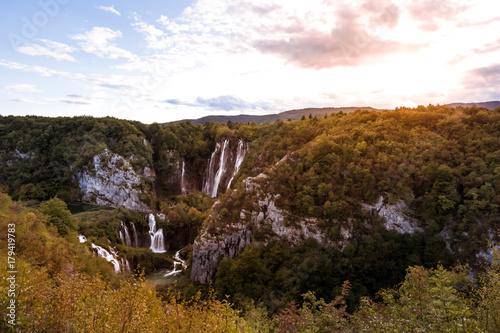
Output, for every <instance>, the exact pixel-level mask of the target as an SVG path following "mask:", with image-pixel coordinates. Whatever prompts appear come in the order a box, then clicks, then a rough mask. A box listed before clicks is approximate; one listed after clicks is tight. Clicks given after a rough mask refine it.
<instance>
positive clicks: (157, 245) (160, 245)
mask: <svg viewBox="0 0 500 333" xmlns="http://www.w3.org/2000/svg"><path fill="white" fill-rule="evenodd" d="M149 236H151V246H150V247H149V248H150V249H151V251H153V252H154V253H164V252H166V251H165V243H164V241H163V229H159V230H158V231H157V230H156V220H155V216H154V215H153V214H149Z"/></svg>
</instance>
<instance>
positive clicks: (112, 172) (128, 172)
mask: <svg viewBox="0 0 500 333" xmlns="http://www.w3.org/2000/svg"><path fill="white" fill-rule="evenodd" d="M146 173H148V176H149V178H151V177H152V176H153V175H152V173H151V172H146ZM76 177H77V180H78V182H79V184H80V189H81V190H82V193H83V197H82V201H84V202H90V203H95V204H98V205H104V206H113V207H125V208H127V209H130V210H136V211H150V209H149V207H148V206H147V205H146V204H145V203H143V202H142V201H141V200H140V199H139V196H140V195H141V194H142V193H143V190H142V189H141V184H142V182H141V176H139V175H138V174H137V173H136V172H135V171H134V169H133V168H132V166H131V165H130V163H129V162H128V161H127V160H125V159H124V158H123V157H122V156H120V155H118V154H114V153H112V152H111V151H109V150H107V149H105V150H104V151H103V152H101V153H100V154H99V155H97V156H94V164H93V168H91V169H90V170H86V171H84V172H80V173H78V174H77V176H76Z"/></svg>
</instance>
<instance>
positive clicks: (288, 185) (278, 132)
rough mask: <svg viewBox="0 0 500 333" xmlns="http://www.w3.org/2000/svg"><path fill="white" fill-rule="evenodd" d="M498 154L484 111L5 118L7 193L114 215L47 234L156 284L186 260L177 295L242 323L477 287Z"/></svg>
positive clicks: (3, 177) (0, 141) (495, 127)
mask: <svg viewBox="0 0 500 333" xmlns="http://www.w3.org/2000/svg"><path fill="white" fill-rule="evenodd" d="M499 147H500V108H496V109H494V110H490V109H487V108H481V107H476V106H472V107H461V106H458V107H455V108H452V107H449V106H433V105H429V106H427V107H424V106H420V107H417V108H396V109H395V110H384V111H380V110H370V109H369V110H354V111H353V112H350V113H346V112H332V113H327V114H325V112H324V110H323V112H321V114H320V116H313V115H312V114H311V117H309V116H305V117H301V120H295V121H294V120H290V121H288V120H276V121H274V122H272V123H262V124H256V123H236V122H228V123H227V124H220V123H215V122H207V123H205V124H204V125H194V124H192V123H189V122H179V123H169V124H165V125H160V124H151V125H145V124H141V123H139V122H129V121H125V120H118V119H114V118H101V119H96V118H91V117H76V118H43V117H13V116H9V117H0V188H1V190H2V191H3V192H5V193H6V194H8V195H10V196H11V197H12V198H13V199H14V200H22V201H28V202H29V205H31V206H36V205H37V204H38V203H40V202H44V201H47V200H49V199H51V198H53V197H56V196H57V197H58V199H57V200H56V203H57V205H58V206H59V207H61V206H62V204H60V203H59V201H60V200H59V199H62V200H64V201H66V202H68V201H73V202H81V201H84V202H88V203H96V204H99V205H106V206H113V207H118V208H120V209H117V210H113V211H109V212H99V213H95V214H90V213H89V214H85V215H82V216H80V217H79V219H80V220H79V222H78V221H77V222H75V221H74V220H72V219H68V218H66V217H64V216H63V217H64V218H62V217H57V216H56V217H54V219H53V221H54V222H51V223H53V224H55V225H56V226H57V230H53V229H54V228H52V229H51V230H52V231H51V233H56V232H59V234H60V236H61V234H64V233H65V234H66V235H67V237H70V236H71V235H72V234H73V235H74V237H76V234H77V233H81V234H82V235H84V236H85V237H87V238H88V239H89V241H93V242H95V243H96V244H97V245H99V246H101V247H108V246H112V247H116V248H117V249H118V255H117V256H118V257H117V258H116V259H117V260H118V259H120V260H121V259H123V260H125V259H126V260H128V261H127V262H128V263H129V264H130V265H132V266H133V267H131V268H132V270H133V268H134V266H137V265H139V264H143V263H146V265H141V267H146V268H147V270H148V273H149V272H151V271H155V270H160V269H172V265H173V264H172V262H173V258H172V256H173V252H174V251H181V250H182V253H184V254H185V255H184V257H183V258H184V259H187V261H186V262H187V263H188V265H189V267H188V268H187V269H186V270H185V271H184V272H183V273H181V274H182V276H183V279H184V280H183V281H184V282H183V283H184V284H183V285H182V288H183V289H182V292H183V295H191V296H192V295H195V294H196V291H197V290H203V291H206V290H207V289H208V287H204V286H205V285H206V286H208V285H212V286H214V288H215V292H216V294H217V297H220V299H225V300H227V301H229V302H231V303H233V304H234V305H235V306H236V307H237V308H239V309H245V308H246V307H247V306H249V305H251V304H261V305H262V306H263V307H264V308H265V311H266V312H267V313H269V314H275V313H280V311H282V310H283V309H285V308H287V307H288V305H289V304H290V302H291V301H296V302H299V303H300V302H302V301H303V300H304V297H303V295H305V294H306V295H307V293H308V291H312V292H314V293H315V296H314V297H317V298H314V299H315V302H316V301H318V300H319V299H320V298H323V299H324V301H325V302H330V301H332V302H334V301H335V299H337V296H339V295H341V294H342V291H343V290H342V289H343V288H342V284H343V281H345V280H349V281H350V283H351V285H350V292H349V296H346V302H347V303H346V304H348V306H349V307H351V308H353V309H354V308H355V307H357V306H360V297H362V296H368V297H375V294H376V293H377V292H379V291H380V290H381V289H383V288H391V287H393V286H395V285H398V284H399V283H401V282H402V281H403V280H404V279H405V276H407V275H406V274H407V272H408V274H409V277H408V278H409V279H411V278H412V275H411V274H412V273H411V272H414V274H417V275H418V276H417V277H415V276H413V278H415V279H416V280H415V279H414V280H412V281H413V282H411V281H410V282H409V283H410V284H411V285H412V286H413V287H411V288H414V286H415V283H417V282H418V281H421V280H422V281H423V279H424V275H425V274H430V275H426V276H427V277H429V279H430V276H435V275H436V274H445V273H443V272H441V273H439V272H440V271H439V268H438V266H437V265H438V264H439V263H441V264H442V265H444V266H445V268H451V267H453V266H454V265H455V264H456V263H457V262H461V263H467V264H469V265H470V269H471V271H473V272H474V273H475V274H479V273H478V272H480V268H481V263H483V262H484V261H485V260H486V261H487V260H488V258H490V259H491V255H492V252H491V251H490V248H489V246H488V245H489V243H492V244H499V243H500V242H499V235H498V230H499V228H500V150H499ZM3 200H4V201H6V202H7V201H8V200H7V199H3ZM9 200H10V199H9ZM52 200H55V199H52ZM9 202H10V201H9ZM50 202H51V201H49V203H50ZM52 203H53V201H52ZM9 205H12V204H10V203H9ZM16 205H17V204H16ZM44 205H45V206H44ZM47 205H48V204H46V203H45V204H44V203H42V204H41V206H40V207H42V208H44V207H47ZM49 206H50V205H49ZM123 207H125V208H127V210H125V209H123ZM0 208H1V207H0ZM5 209H6V211H7V210H9V209H10V208H5ZM16 209H17V211H20V212H21V213H22V214H21V216H23V217H22V218H23V219H24V217H25V216H28V215H27V213H26V212H25V211H24V210H22V209H21V208H16ZM48 211H49V212H51V211H52V210H51V209H48ZM56 211H57V210H56ZM146 214H147V215H146ZM65 215H66V216H67V215H68V214H65ZM151 216H152V217H151ZM155 216H156V217H155ZM35 220H36V221H38V220H39V221H40V223H42V222H43V221H45V220H47V217H43V216H41V217H40V219H35ZM35 220H33V221H35ZM63 220H66V221H69V222H68V223H66V224H67V225H65V223H64V222H62V221H63ZM0 222H1V221H0ZM26 222H28V218H26ZM148 222H150V223H148ZM33 223H35V222H33ZM37 223H38V222H37ZM131 230H136V234H135V235H136V236H137V240H134V242H132V241H131V240H132V239H135V236H134V237H131V236H130V235H132V234H131V233H130V232H131ZM42 231H43V230H42ZM42 234H43V233H42ZM124 234H126V235H127V236H128V237H125V236H124ZM157 236H158V237H157ZM40 237H42V238H43V235H42V236H40ZM73 241H74V242H75V243H76V242H77V240H76V239H74V240H73ZM153 243H154V244H155V249H157V250H158V251H157V252H152V251H151V250H152V249H153V247H152V244H153ZM85 246H87V248H88V251H91V250H92V248H91V247H90V244H86V245H85ZM162 251H171V252H170V253H167V252H162ZM177 253H180V252H177ZM31 264H33V265H37V263H32V262H31V261H30V265H31ZM89 265H90V264H89ZM117 265H118V266H120V265H122V266H123V265H125V264H117ZM411 266H422V267H424V268H425V269H426V270H424V269H423V268H420V269H417V270H410V271H407V269H408V268H409V267H411ZM118 268H119V267H118ZM174 268H175V267H174ZM89 269H90V268H89ZM430 269H437V271H434V270H432V271H429V270H430ZM118 270H119V269H118ZM425 272H427V273H425ZM431 272H432V273H431ZM422 274H423V275H422ZM460 274H461V273H460ZM441 276H445V275H441ZM461 276H462V275H461ZM478 276H479V275H478ZM419 279H420V280H419ZM426 281H427V280H426ZM450 281H451V280H450ZM427 282H428V284H429V285H430V284H432V283H434V282H436V281H435V280H434V282H432V283H431V282H429V281H427ZM427 282H426V283H427ZM455 282H456V283H455ZM412 283H413V284H412ZM418 283H420V282H418ZM422 283H423V282H422ZM436 283H437V282H436ZM449 284H453V288H457V289H456V290H463V289H464V288H465V287H463V285H460V283H459V281H458V280H453V282H449ZM408 288H410V287H408ZM436 288H437V287H436ZM443 288H445V287H443ZM446 288H448V287H446ZM344 289H348V288H347V287H346V288H344ZM417 289H418V288H417ZM408 290H409V289H408ZM408 290H406V291H408ZM412 290H414V289H412ZM446 290H447V292H450V290H449V289H446ZM400 291H401V293H402V294H398V296H397V299H398V300H399V297H402V298H401V299H404V297H407V296H408V295H406V296H405V294H404V293H405V292H406V291H405V290H400ZM408 292H409V291H408ZM436 293H437V292H436ZM225 295H228V296H227V297H226V296H225ZM394 295H396V294H394ZM453 295H455V296H453V297H458V296H456V294H453ZM186 297H188V296H186ZM307 297H309V298H308V299H313V298H312V296H310V295H309V296H307ZM307 297H306V298H307ZM426 297H431V296H429V295H427V296H426ZM450 297H452V296H450ZM386 300H387V302H391V300H390V299H389V298H388V299H386ZM395 300H396V298H395V299H392V301H395ZM318 302H319V301H318ZM306 303H307V302H306ZM315 304H319V303H315ZM364 304H365V305H366V304H371V303H364ZM453 304H458V303H453ZM337 305H338V306H335V305H332V307H331V308H330V309H332V311H333V309H338V308H339V306H340V305H339V304H337ZM325 306H326V305H325ZM370 309H371V308H370ZM290 311H294V310H290ZM367 311H368V310H367ZM394 311H396V310H394ZM415 311H417V310H415ZM288 314H290V315H291V316H292V312H288ZM420 314H421V312H420ZM384 315H387V313H385V314H384ZM342 318H347V314H346V315H345V316H344V315H343V317H342ZM428 318H430V317H428ZM450 318H451V317H450ZM453 318H455V317H453ZM284 331H286V329H284ZM472 331H474V330H472Z"/></svg>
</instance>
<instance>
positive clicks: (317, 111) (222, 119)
mask: <svg viewBox="0 0 500 333" xmlns="http://www.w3.org/2000/svg"><path fill="white" fill-rule="evenodd" d="M358 109H364V110H376V109H374V108H372V107H369V106H364V107H356V106H350V107H340V108H307V109H298V110H290V111H284V112H280V113H276V114H266V115H259V116H257V115H249V114H240V115H237V116H207V117H203V118H199V119H185V120H180V121H190V122H191V123H192V124H194V125H203V124H205V123H207V122H209V121H211V122H217V123H223V124H226V123H227V122H228V121H232V122H240V123H251V122H252V121H255V123H256V124H262V123H272V122H274V121H276V120H278V119H281V120H288V119H291V120H299V119H301V118H302V116H305V117H308V116H309V115H312V116H313V117H315V116H317V117H323V116H324V115H325V114H328V115H329V114H331V113H337V112H340V111H342V112H344V113H351V112H354V111H356V110H358Z"/></svg>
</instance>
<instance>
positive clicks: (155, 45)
mask: <svg viewBox="0 0 500 333" xmlns="http://www.w3.org/2000/svg"><path fill="white" fill-rule="evenodd" d="M133 16H134V20H135V22H134V23H133V24H132V26H133V27H134V29H135V30H136V31H137V32H139V33H141V34H143V35H144V40H145V41H146V43H147V47H148V48H150V49H156V50H162V49H166V48H167V47H169V46H171V45H172V40H170V39H169V38H168V35H167V33H166V32H165V31H163V30H161V29H158V28H156V27H155V26H154V25H153V24H148V23H146V22H144V21H142V20H141V18H140V17H139V16H138V15H137V14H136V13H134V15H133ZM163 17H164V16H162V18H163ZM165 18H166V17H165Z"/></svg>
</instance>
